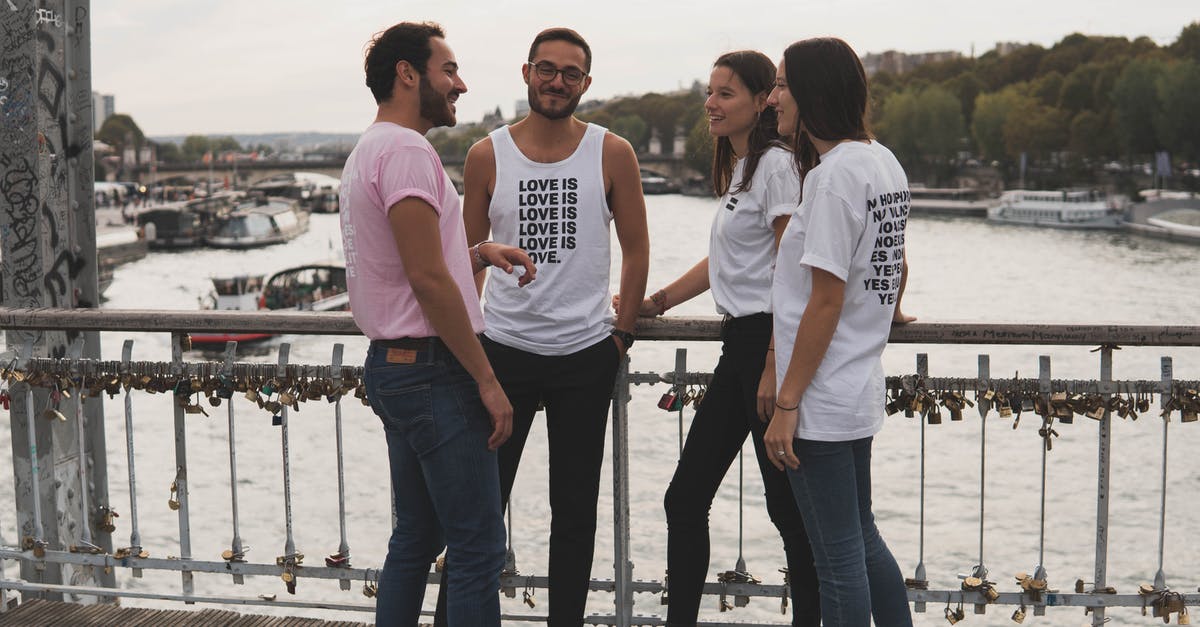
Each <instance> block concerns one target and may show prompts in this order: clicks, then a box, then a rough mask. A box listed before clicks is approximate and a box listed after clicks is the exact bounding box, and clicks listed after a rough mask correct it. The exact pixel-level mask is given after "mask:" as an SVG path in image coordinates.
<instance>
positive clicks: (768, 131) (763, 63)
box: [712, 50, 782, 196]
mask: <svg viewBox="0 0 1200 627" xmlns="http://www.w3.org/2000/svg"><path fill="white" fill-rule="evenodd" d="M713 67H714V68H718V67H724V68H729V71H731V72H733V73H734V74H735V75H737V77H738V79H739V80H741V81H742V84H743V85H745V86H746V88H747V89H748V90H750V95H751V96H758V95H759V94H766V93H767V92H770V91H771V89H772V87H773V86H774V84H775V64H774V63H772V62H771V59H769V58H768V57H767V55H765V54H763V53H761V52H758V51H756V50H738V51H736V52H726V53H725V54H723V55H721V56H719V57H717V61H716V63H713ZM715 142H716V144H715V149H714V150H713V162H712V180H713V191H714V192H716V195H717V196H724V195H725V193H726V192H728V191H729V186H730V184H731V183H732V182H733V170H734V168H735V167H736V166H737V159H738V155H736V154H734V152H733V142H731V141H730V140H729V138H728V137H718V138H716V140H715ZM772 145H782V144H781V142H780V138H779V129H778V127H777V125H776V117H775V109H774V108H772V107H766V108H764V109H763V110H762V112H761V113H759V115H758V120H757V121H756V122H755V124H754V128H752V129H750V141H749V142H748V143H747V150H746V155H745V157H746V167H745V168H743V169H742V180H740V181H738V184H737V186H736V187H734V188H733V191H734V193H741V192H748V191H750V183H751V181H752V180H753V179H754V171H755V170H756V169H758V160H759V159H761V158H762V155H763V153H765V152H766V151H767V149H768V148H770V147H771V146H772Z"/></svg>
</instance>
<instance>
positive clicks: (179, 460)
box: [171, 332, 195, 605]
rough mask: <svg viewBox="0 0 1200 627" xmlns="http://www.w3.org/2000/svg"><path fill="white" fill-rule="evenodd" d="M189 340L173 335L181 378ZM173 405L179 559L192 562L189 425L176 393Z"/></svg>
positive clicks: (190, 588) (189, 589)
mask: <svg viewBox="0 0 1200 627" xmlns="http://www.w3.org/2000/svg"><path fill="white" fill-rule="evenodd" d="M186 337H187V334H186V333H182V332H175V333H172V334H171V372H172V374H174V375H176V376H178V377H181V378H182V377H183V374H184V372H183V342H184V338H186ZM181 380H182V379H181ZM171 401H172V405H174V408H175V482H174V483H173V484H172V487H173V488H174V491H175V500H174V501H173V502H175V503H178V507H179V509H178V515H179V557H180V559H185V560H188V559H192V527H191V519H190V518H189V515H188V467H187V422H186V421H185V419H184V411H183V405H181V404H180V403H179V398H178V396H175V395H174V391H172V399H171ZM179 574H180V578H181V580H182V586H183V594H184V595H191V594H192V593H193V592H194V590H195V585H194V582H193V581H192V572H191V571H189V570H184V571H181V572H180V573H179ZM188 605H191V602H188Z"/></svg>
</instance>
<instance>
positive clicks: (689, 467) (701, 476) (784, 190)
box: [641, 51, 820, 626]
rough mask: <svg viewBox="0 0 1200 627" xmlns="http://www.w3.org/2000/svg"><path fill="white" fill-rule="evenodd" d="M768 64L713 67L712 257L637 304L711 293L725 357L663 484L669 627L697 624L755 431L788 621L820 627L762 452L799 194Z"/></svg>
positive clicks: (782, 482) (804, 554)
mask: <svg viewBox="0 0 1200 627" xmlns="http://www.w3.org/2000/svg"><path fill="white" fill-rule="evenodd" d="M774 82H775V64H774V63H772V62H771V60H770V59H769V58H767V57H766V56H765V55H763V54H762V53H760V52H754V51H738V52H730V53H727V54H724V55H721V57H720V58H718V59H717V61H716V63H714V64H713V70H712V75H711V76H710V78H709V83H708V92H709V94H708V98H707V100H705V103H704V108H705V112H706V113H707V114H708V120H709V130H710V132H711V133H712V135H713V137H715V138H717V141H716V145H715V152H714V155H713V187H714V190H715V192H716V195H717V196H719V197H720V198H721V200H720V204H719V205H718V209H717V213H716V216H715V217H714V219H713V226H712V234H711V236H710V241H709V254H708V257H705V258H704V259H702V260H700V262H699V263H697V264H696V265H695V266H693V267H692V269H691V270H688V271H687V272H686V273H684V274H683V276H681V277H679V278H678V279H677V280H675V281H674V282H672V283H671V284H670V285H667V286H666V287H665V288H663V289H661V290H658V291H657V292H655V293H654V295H653V296H651V297H650V298H648V299H646V300H644V301H643V302H642V306H641V314H642V315H643V316H657V315H661V314H662V313H663V312H665V311H666V310H667V309H668V308H669V307H671V306H673V305H677V304H679V303H682V302H684V301H686V300H689V299H691V298H693V297H695V296H697V295H699V294H702V293H704V292H705V291H706V290H711V291H712V295H713V300H714V301H716V305H717V311H718V312H719V313H721V314H724V316H725V321H724V323H723V324H722V325H721V340H722V345H721V358H720V361H719V362H718V363H717V367H716V369H715V370H714V372H713V378H712V381H711V382H710V384H709V386H708V391H707V393H706V394H705V396H704V402H703V403H701V404H700V406H699V409H697V411H696V417H695V418H694V419H693V420H692V426H691V429H690V430H689V431H688V437H687V443H686V444H684V447H683V452H682V454H681V456H680V459H679V465H678V466H677V467H676V469H675V476H674V477H673V478H672V479H671V485H670V487H669V488H668V489H667V494H666V499H665V506H666V510H667V530H668V531H667V576H668V583H669V585H670V601H669V604H668V607H667V624H668V625H695V624H696V615H697V613H698V611H699V606H700V596H701V589H702V587H703V585H704V580H705V576H706V575H707V573H708V566H709V564H708V558H709V537H708V513H709V509H710V507H711V506H712V500H713V496H714V495H715V494H716V492H717V488H718V487H719V486H720V485H721V481H722V479H724V477H725V473H726V472H727V471H728V470H729V466H730V464H731V463H732V462H733V460H734V458H735V457H736V456H737V454H738V452H739V451H741V449H742V443H743V442H745V440H746V436H747V435H748V434H751V433H753V434H754V437H753V442H754V450H755V453H756V454H757V457H758V465H759V468H760V469H761V471H762V474H763V483H764V485H765V488H766V498H767V512H768V513H769V515H770V517H771V520H772V522H774V524H775V526H776V528H778V529H779V533H780V535H781V536H782V537H783V545H784V553H785V555H786V557H787V564H788V569H789V573H790V578H791V594H792V601H793V603H792V608H793V609H792V612H793V614H792V620H793V625H804V626H808V625H813V626H815V625H819V624H820V613H819V607H818V606H819V598H818V595H817V581H816V571H815V569H814V567H813V558H812V549H811V547H810V545H809V541H808V536H807V535H806V534H805V533H804V523H803V521H802V519H801V517H800V512H799V511H798V510H797V508H796V503H795V501H794V500H793V499H792V494H791V488H790V487H789V486H788V482H787V477H786V476H785V475H783V474H782V473H780V472H778V471H776V470H775V469H774V468H772V467H771V461H770V459H769V457H768V456H767V451H766V450H765V449H764V448H763V440H762V435H763V430H764V429H765V428H766V419H767V418H768V417H769V416H770V415H771V410H772V408H773V407H774V404H775V400H774V399H775V363H774V361H773V360H772V359H770V357H769V355H770V353H768V352H767V346H768V344H770V342H771V326H772V324H771V267H772V265H773V264H774V261H775V247H776V244H777V241H778V237H779V235H781V234H782V233H783V229H784V227H785V226H787V222H788V216H790V215H791V214H792V212H793V211H794V210H795V208H796V205H797V204H798V202H799V199H800V177H799V173H798V170H797V169H796V165H795V163H794V161H793V159H792V156H791V153H790V152H789V151H788V150H787V148H786V147H785V146H784V144H782V143H781V142H780V141H779V135H778V131H777V130H776V119H775V111H774V109H772V108H770V107H768V106H767V94H768V93H769V92H770V91H771V87H772V85H773V84H774Z"/></svg>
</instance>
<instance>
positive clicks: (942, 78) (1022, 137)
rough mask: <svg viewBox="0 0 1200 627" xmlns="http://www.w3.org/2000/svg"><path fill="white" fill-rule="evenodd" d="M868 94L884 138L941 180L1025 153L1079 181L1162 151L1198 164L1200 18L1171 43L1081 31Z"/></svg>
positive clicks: (880, 81) (959, 62) (938, 66)
mask: <svg viewBox="0 0 1200 627" xmlns="http://www.w3.org/2000/svg"><path fill="white" fill-rule="evenodd" d="M871 89H872V102H871V107H872V118H871V119H872V124H873V127H874V130H875V131H876V133H877V134H878V136H879V138H880V140H881V141H883V142H884V143H886V144H887V145H888V146H889V147H891V148H892V149H893V150H894V151H895V152H896V154H897V156H898V157H899V158H900V159H901V161H902V162H903V163H904V164H905V167H906V168H909V169H910V170H912V171H915V172H918V173H920V174H921V175H924V176H927V177H929V178H932V179H935V180H936V179H939V178H944V177H945V176H946V175H947V174H949V173H952V172H953V169H954V167H955V163H956V162H957V160H958V159H959V157H960V155H962V154H971V155H976V156H978V157H980V158H982V159H983V160H985V161H992V162H997V163H999V164H1000V165H1002V166H1004V167H1005V168H1006V169H1007V170H1009V171H1011V169H1012V165H1013V164H1014V163H1015V162H1016V161H1017V160H1018V159H1019V158H1020V155H1021V154H1022V153H1024V154H1025V155H1026V156H1027V158H1028V160H1029V162H1030V163H1034V164H1042V165H1043V166H1053V167H1055V168H1058V169H1060V170H1063V171H1066V172H1073V173H1075V174H1077V175H1078V174H1080V173H1083V172H1087V171H1089V170H1091V171H1094V170H1095V168H1097V167H1098V166H1099V165H1101V164H1103V163H1106V162H1109V161H1114V160H1116V161H1123V162H1125V163H1131V162H1134V161H1138V162H1144V161H1151V160H1152V156H1153V154H1154V153H1155V152H1157V151H1160V150H1166V151H1168V152H1169V153H1170V154H1171V156H1172V158H1173V160H1174V161H1175V163H1176V164H1181V163H1188V164H1195V163H1198V162H1200V116H1197V115H1196V112H1198V111H1200V22H1194V23H1192V24H1190V25H1188V26H1186V27H1184V28H1183V29H1182V31H1181V32H1180V34H1179V37H1178V38H1177V39H1176V40H1175V42H1174V43H1172V44H1170V45H1167V46H1159V45H1157V44H1156V43H1155V42H1154V41H1152V40H1150V39H1149V38H1146V37H1139V38H1137V39H1134V40H1132V41H1130V40H1129V39H1126V38H1124V37H1095V36H1087V35H1081V34H1078V33H1076V34H1072V35H1068V36H1067V37H1064V38H1063V39H1062V40H1061V41H1059V42H1058V43H1056V44H1054V45H1053V46H1051V47H1049V48H1043V47H1042V46H1038V45H1028V46H1023V47H1020V48H1017V49H1016V50H1013V51H1011V52H1009V53H1008V54H1004V55H1001V54H999V53H998V52H996V51H991V52H988V53H986V54H983V55H981V56H979V57H978V58H974V59H970V58H960V59H952V60H948V61H943V62H939V63H929V64H925V65H921V66H918V67H917V68H915V69H913V70H912V71H909V72H906V73H904V74H900V75H894V74H888V73H884V72H880V73H878V74H876V75H875V76H873V77H872V81H871Z"/></svg>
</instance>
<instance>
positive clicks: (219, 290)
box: [192, 274, 275, 349]
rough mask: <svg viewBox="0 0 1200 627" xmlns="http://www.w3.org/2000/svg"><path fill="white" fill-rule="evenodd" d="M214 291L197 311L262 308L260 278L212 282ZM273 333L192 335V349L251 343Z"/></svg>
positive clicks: (255, 276)
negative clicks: (228, 343) (229, 343)
mask: <svg viewBox="0 0 1200 627" xmlns="http://www.w3.org/2000/svg"><path fill="white" fill-rule="evenodd" d="M212 285H213V289H212V292H210V293H209V294H208V297H207V298H206V299H202V300H201V303H200V308H201V309H204V310H210V311H212V310H216V311H255V310H258V309H263V308H264V307H263V275H261V274H239V275H237V276H233V277H225V278H217V277H214V278H213V279H212ZM274 336H275V334H274V333H242V332H229V333H193V334H192V346H194V347H196V348H201V349H219V348H223V347H224V346H225V342H237V343H239V344H251V343H254V342H261V341H263V340H266V339H269V338H272V337H274Z"/></svg>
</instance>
